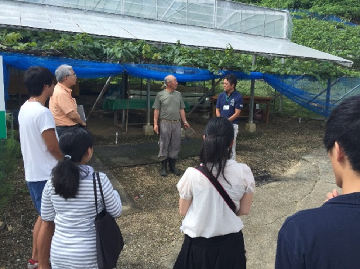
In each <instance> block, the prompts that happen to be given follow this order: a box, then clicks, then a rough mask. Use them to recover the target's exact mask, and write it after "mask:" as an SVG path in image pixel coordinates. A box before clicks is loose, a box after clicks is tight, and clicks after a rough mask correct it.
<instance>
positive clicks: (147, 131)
mask: <svg viewBox="0 0 360 269" xmlns="http://www.w3.org/2000/svg"><path fill="white" fill-rule="evenodd" d="M150 86H151V85H150V79H147V80H146V87H147V90H146V101H147V111H146V114H147V116H146V125H144V126H143V130H144V135H154V130H153V127H152V125H151V124H150V113H151V107H150V88H151V87H150Z"/></svg>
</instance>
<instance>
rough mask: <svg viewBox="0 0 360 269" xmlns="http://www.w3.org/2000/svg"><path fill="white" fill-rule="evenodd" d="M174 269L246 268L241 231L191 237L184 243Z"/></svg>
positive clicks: (186, 237) (186, 236) (187, 237)
mask: <svg viewBox="0 0 360 269" xmlns="http://www.w3.org/2000/svg"><path fill="white" fill-rule="evenodd" d="M173 268H174V269H235V268H236V269H246V258H245V246H244V237H243V234H242V232H241V231H240V232H238V233H232V234H227V235H223V236H215V237H211V238H204V237H196V238H191V237H189V236H188V235H185V239H184V243H183V245H182V247H181V251H180V253H179V256H178V258H177V260H176V262H175V265H174V267H173Z"/></svg>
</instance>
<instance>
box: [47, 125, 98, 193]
mask: <svg viewBox="0 0 360 269" xmlns="http://www.w3.org/2000/svg"><path fill="white" fill-rule="evenodd" d="M59 147H60V150H61V152H62V153H63V154H64V155H65V157H64V159H62V160H60V161H59V162H58V164H57V165H56V166H55V167H54V168H53V170H52V172H51V181H52V184H53V186H54V188H55V193H56V194H58V195H60V196H61V197H63V198H65V199H68V198H75V197H76V195H77V192H78V189H79V181H80V172H81V168H80V167H79V163H80V162H81V160H82V158H83V157H84V155H85V153H86V152H87V150H88V148H92V147H93V139H92V135H91V133H90V132H89V131H87V130H85V129H84V128H77V129H75V130H73V131H69V132H65V133H63V134H62V135H61V137H60V141H59Z"/></svg>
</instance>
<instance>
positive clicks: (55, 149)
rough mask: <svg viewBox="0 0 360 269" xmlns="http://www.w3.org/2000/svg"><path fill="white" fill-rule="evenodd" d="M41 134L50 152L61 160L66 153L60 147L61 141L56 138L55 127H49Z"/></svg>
mask: <svg viewBox="0 0 360 269" xmlns="http://www.w3.org/2000/svg"><path fill="white" fill-rule="evenodd" d="M41 136H42V138H43V139H44V141H45V144H46V147H47V149H48V151H49V152H50V154H51V155H52V156H54V157H55V159H56V160H61V159H62V158H63V157H64V155H63V154H62V153H61V151H60V149H59V141H58V140H57V138H56V134H55V129H47V130H45V131H43V132H42V133H41Z"/></svg>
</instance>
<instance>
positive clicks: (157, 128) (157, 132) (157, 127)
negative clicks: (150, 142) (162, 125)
mask: <svg viewBox="0 0 360 269" xmlns="http://www.w3.org/2000/svg"><path fill="white" fill-rule="evenodd" d="M154 132H155V133H156V134H159V126H158V125H157V124H156V125H155V124H154Z"/></svg>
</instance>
